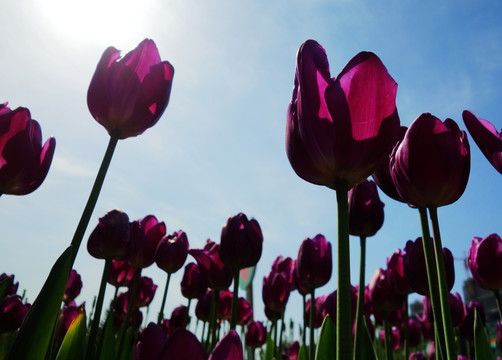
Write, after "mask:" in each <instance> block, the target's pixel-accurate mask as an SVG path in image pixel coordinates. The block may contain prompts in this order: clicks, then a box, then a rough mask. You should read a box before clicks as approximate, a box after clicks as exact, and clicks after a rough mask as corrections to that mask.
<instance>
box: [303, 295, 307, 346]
mask: <svg viewBox="0 0 502 360" xmlns="http://www.w3.org/2000/svg"><path fill="white" fill-rule="evenodd" d="M302 298H303V331H302V344H303V345H305V346H307V299H306V295H304V294H302Z"/></svg>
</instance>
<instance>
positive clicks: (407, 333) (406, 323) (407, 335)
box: [404, 294, 410, 359]
mask: <svg viewBox="0 0 502 360" xmlns="http://www.w3.org/2000/svg"><path fill="white" fill-rule="evenodd" d="M409 318H410V316H409V310H408V294H406V296H405V297H404V354H405V356H406V359H408V358H409V357H410V349H409V343H410V323H409Z"/></svg>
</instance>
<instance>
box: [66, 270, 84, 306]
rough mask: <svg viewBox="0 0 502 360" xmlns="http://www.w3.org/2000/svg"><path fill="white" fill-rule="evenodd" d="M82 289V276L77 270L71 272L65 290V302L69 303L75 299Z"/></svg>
mask: <svg viewBox="0 0 502 360" xmlns="http://www.w3.org/2000/svg"><path fill="white" fill-rule="evenodd" d="M81 290H82V278H81V276H80V274H79V273H77V271H76V270H72V271H71V272H70V277H69V278H68V282H67V283H66V289H65V291H64V296H63V302H64V303H65V304H68V303H69V302H70V301H73V300H74V299H75V298H76V297H77V296H78V295H79V294H80V291H81Z"/></svg>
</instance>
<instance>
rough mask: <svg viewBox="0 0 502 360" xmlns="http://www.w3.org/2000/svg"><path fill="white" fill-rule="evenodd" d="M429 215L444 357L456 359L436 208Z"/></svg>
mask: <svg viewBox="0 0 502 360" xmlns="http://www.w3.org/2000/svg"><path fill="white" fill-rule="evenodd" d="M429 215H430V218H431V223H432V232H433V234H434V236H433V239H434V254H435V257H436V266H437V270H438V281H439V299H440V301H441V313H442V315H443V328H444V329H443V331H444V337H445V342H446V356H447V358H448V359H449V360H450V359H456V358H457V354H456V351H455V337H454V335H453V325H452V321H451V310H450V291H449V290H448V284H447V281H446V270H445V266H444V258H443V245H442V244H441V232H440V231H439V220H438V213H437V208H435V207H430V208H429Z"/></svg>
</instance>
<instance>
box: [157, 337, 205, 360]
mask: <svg viewBox="0 0 502 360" xmlns="http://www.w3.org/2000/svg"><path fill="white" fill-rule="evenodd" d="M177 359H190V360H206V353H205V351H204V347H203V346H202V344H201V343H200V341H199V340H198V339H197V337H196V336H195V335H194V334H192V333H191V332H190V331H188V330H185V329H180V330H178V331H175V332H174V333H173V334H172V335H171V336H169V337H168V338H167V341H166V344H165V345H164V348H163V349H162V352H161V354H160V356H159V357H158V360H177Z"/></svg>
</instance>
